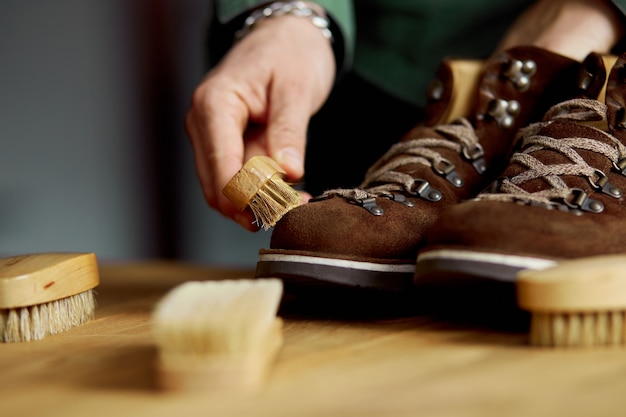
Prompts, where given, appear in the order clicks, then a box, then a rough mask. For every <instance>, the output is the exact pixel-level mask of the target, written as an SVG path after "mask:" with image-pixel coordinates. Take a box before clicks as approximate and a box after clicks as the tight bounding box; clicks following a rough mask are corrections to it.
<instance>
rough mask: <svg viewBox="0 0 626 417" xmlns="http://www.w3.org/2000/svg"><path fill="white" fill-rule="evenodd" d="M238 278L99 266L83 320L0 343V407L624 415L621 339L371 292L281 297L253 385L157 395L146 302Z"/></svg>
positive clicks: (67, 413) (152, 266) (242, 274)
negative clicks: (267, 367) (461, 317)
mask: <svg viewBox="0 0 626 417" xmlns="http://www.w3.org/2000/svg"><path fill="white" fill-rule="evenodd" d="M251 276H252V273H251V272H249V271H235V270H219V269H211V268H205V267H201V266H193V265H186V264H180V263H167V262H151V263H137V264H116V265H102V266H101V284H100V286H99V287H98V303H99V307H98V310H97V314H96V319H95V320H94V321H92V322H90V323H87V324H85V325H83V326H80V327H77V328H74V329H72V330H70V331H68V332H65V333H62V334H58V335H55V336H49V337H48V338H46V339H44V340H42V341H38V342H27V343H5V344H0V369H1V370H2V377H1V378H0V404H2V405H1V406H0V407H1V408H0V410H1V411H0V415H2V416H63V417H71V416H82V417H84V416H89V417H92V416H106V417H118V416H126V415H128V416H144V415H145V416H172V417H176V416H185V417H187V416H193V415H202V416H211V415H213V416H220V417H228V416H272V417H276V416H360V417H363V416H457V415H459V416H460V415H462V416H480V417H489V416H494V417H495V416H498V417H502V416H533V417H534V416H540V415H545V416H556V415H563V416H568V417H571V416H594V417H595V416H606V415H613V416H622V415H626V350H625V349H624V348H601V349H593V350H589V349H587V350H583V349H577V350H553V349H538V348H532V347H530V346H528V345H527V343H526V333H525V331H524V330H497V329H494V328H489V327H485V326H476V325H468V324H460V323H456V322H454V321H443V320H440V319H434V318H432V317H429V316H426V315H423V314H420V313H419V312H414V311H413V310H411V309H405V308H402V309H395V310H394V309H390V308H389V307H390V305H389V304H387V305H385V304H384V303H381V304H378V303H377V302H376V300H370V301H368V302H367V303H368V304H367V306H365V307H364V306H363V304H361V305H360V307H354V306H356V304H354V305H353V304H351V302H349V301H348V302H344V303H342V302H338V303H335V304H333V302H332V300H331V301H328V300H327V301H324V299H323V298H318V299H315V300H314V301H311V300H308V301H301V300H300V299H299V298H298V297H296V298H295V299H291V300H286V302H285V306H284V307H283V308H282V309H281V312H280V315H281V317H283V318H284V320H285V327H284V336H285V344H284V346H283V349H282V350H281V352H280V354H279V356H278V358H277V361H276V363H275V365H274V367H273V369H272V372H271V374H270V375H269V377H268V379H267V381H266V383H265V384H264V385H263V386H262V387H261V388H260V389H259V390H258V391H256V392H252V393H242V392H226V393H220V394H219V395H218V394H215V393H211V392H208V393H202V394H180V393H169V392H163V391H159V390H157V389H156V388H155V384H154V361H155V355H156V348H155V346H154V343H153V340H152V336H151V327H150V313H151V311H152V308H153V307H154V304H155V302H156V301H157V300H159V299H160V298H161V297H162V296H163V295H164V294H165V292H167V291H168V290H169V289H171V288H172V287H174V286H175V285H177V284H180V283H182V282H184V281H187V280H207V279H222V278H246V277H251ZM396 307H397V306H396ZM385 310H386V311H385Z"/></svg>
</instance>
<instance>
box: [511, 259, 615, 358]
mask: <svg viewBox="0 0 626 417" xmlns="http://www.w3.org/2000/svg"><path fill="white" fill-rule="evenodd" d="M516 285H517V298H518V304H519V306H520V307H521V308H522V309H524V310H528V311H530V312H531V328H530V343H531V344H532V345H535V346H553V347H585V346H601V345H623V344H625V343H626V254H624V255H606V256H596V257H589V258H580V259H576V260H570V261H564V262H561V263H558V264H556V265H555V266H553V267H551V268H548V269H543V270H525V271H521V272H519V273H518V277H517V284H516Z"/></svg>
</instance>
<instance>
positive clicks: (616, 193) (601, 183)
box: [589, 169, 622, 198]
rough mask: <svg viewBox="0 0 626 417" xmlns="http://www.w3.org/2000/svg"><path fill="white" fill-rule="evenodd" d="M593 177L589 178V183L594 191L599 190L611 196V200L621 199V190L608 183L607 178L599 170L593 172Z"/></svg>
mask: <svg viewBox="0 0 626 417" xmlns="http://www.w3.org/2000/svg"><path fill="white" fill-rule="evenodd" d="M594 176H595V178H594V177H590V178H589V183H590V184H591V186H592V187H593V188H595V189H596V190H600V191H601V192H602V193H603V194H606V195H608V196H611V197H613V198H621V197H622V190H620V189H619V188H617V187H616V186H614V185H613V184H611V183H610V182H609V177H607V176H606V174H605V173H604V172H602V171H600V170H599V169H596V170H595V172H594Z"/></svg>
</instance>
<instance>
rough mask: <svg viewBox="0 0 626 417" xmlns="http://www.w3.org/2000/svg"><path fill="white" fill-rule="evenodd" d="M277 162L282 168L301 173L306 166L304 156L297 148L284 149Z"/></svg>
mask: <svg viewBox="0 0 626 417" xmlns="http://www.w3.org/2000/svg"><path fill="white" fill-rule="evenodd" d="M276 158H277V159H276V162H278V163H279V164H280V165H282V166H286V167H289V169H290V170H291V171H295V172H300V171H302V166H303V165H304V159H303V158H302V154H301V153H300V152H298V150H297V149H295V148H285V149H282V150H281V151H280V152H279V153H278V155H277V157H276Z"/></svg>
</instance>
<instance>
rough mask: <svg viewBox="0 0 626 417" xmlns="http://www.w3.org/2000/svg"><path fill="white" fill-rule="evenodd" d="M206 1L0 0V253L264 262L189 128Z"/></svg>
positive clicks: (201, 64)
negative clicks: (217, 202) (212, 203)
mask: <svg viewBox="0 0 626 417" xmlns="http://www.w3.org/2000/svg"><path fill="white" fill-rule="evenodd" d="M210 11H211V4H210V1H209V0H55V1H45V0H2V1H1V2H0V255H13V254H21V253H31V252H42V251H89V252H95V253H96V254H97V255H98V257H99V259H100V260H103V261H109V260H112V261H119V260H138V259H181V260H186V261H191V262H199V263H206V264H213V265H220V266H222V265H223V266H229V265H235V266H246V267H247V266H251V267H252V266H254V263H255V262H256V257H257V252H258V249H259V248H260V247H262V246H266V245H267V242H268V241H269V236H270V233H269V232H258V233H250V232H247V231H245V230H243V229H242V228H240V227H239V226H237V225H235V224H234V223H232V222H230V221H227V220H225V219H224V218H222V217H221V216H220V215H219V214H217V213H215V212H213V211H212V210H210V209H209V208H208V206H206V204H205V203H204V200H203V198H202V194H201V191H200V187H199V185H198V182H197V179H196V176H195V172H194V166H193V159H192V154H191V148H190V145H189V143H188V140H187V137H186V135H185V132H184V127H183V120H184V115H185V112H186V110H187V106H188V103H189V100H190V97H191V94H192V92H193V90H194V88H195V86H196V85H197V84H198V82H199V81H200V79H201V78H202V76H203V74H204V72H205V69H206V67H205V61H206V55H207V53H206V33H207V22H208V19H209V17H210Z"/></svg>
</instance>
